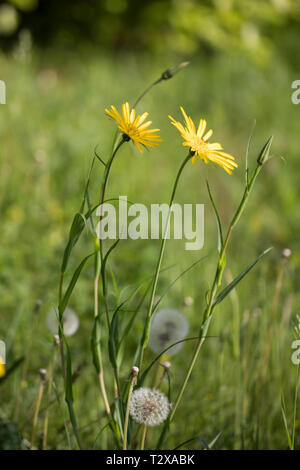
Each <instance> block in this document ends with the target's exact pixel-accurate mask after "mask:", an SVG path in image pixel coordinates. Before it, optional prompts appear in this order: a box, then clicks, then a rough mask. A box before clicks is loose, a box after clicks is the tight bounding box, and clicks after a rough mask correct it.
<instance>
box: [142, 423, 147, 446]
mask: <svg viewBox="0 0 300 470" xmlns="http://www.w3.org/2000/svg"><path fill="white" fill-rule="evenodd" d="M146 434H147V426H146V424H144V425H143V434H142V440H141V450H144V449H145V441H146Z"/></svg>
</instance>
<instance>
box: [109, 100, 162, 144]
mask: <svg viewBox="0 0 300 470" xmlns="http://www.w3.org/2000/svg"><path fill="white" fill-rule="evenodd" d="M105 112H106V113H107V114H108V115H109V116H110V117H111V118H113V119H114V120H115V121H116V122H117V123H118V124H119V129H120V130H121V131H122V132H123V133H124V134H125V135H126V136H127V137H128V138H129V139H131V140H132V142H133V143H134V144H135V145H136V146H137V148H138V149H139V151H140V152H141V153H143V149H142V147H141V144H142V145H144V146H148V147H155V146H156V145H158V142H162V140H161V139H160V137H159V136H158V135H155V132H158V131H159V129H148V127H149V126H150V125H151V124H152V121H147V122H145V123H144V121H145V119H146V117H147V116H148V113H144V114H142V115H141V116H140V115H138V116H137V117H135V109H134V108H133V109H132V110H131V111H130V108H129V104H128V103H124V104H122V114H123V116H121V114H120V113H119V112H118V111H117V110H116V108H115V107H114V106H111V109H110V110H109V109H105Z"/></svg>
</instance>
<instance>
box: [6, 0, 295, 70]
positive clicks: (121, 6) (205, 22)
mask: <svg viewBox="0 0 300 470" xmlns="http://www.w3.org/2000/svg"><path fill="white" fill-rule="evenodd" d="M299 28H300V2H299V1H298V0H202V1H201V0H159V1H158V0H143V1H141V0H59V1H58V0H57V1H55V0H7V1H2V2H1V5H0V43H1V46H2V48H4V49H9V48H11V47H12V46H14V44H15V43H16V41H17V40H18V36H19V33H20V32H21V31H22V30H24V29H25V30H29V31H30V33H31V37H32V40H33V43H34V44H35V45H38V46H40V47H42V48H45V47H49V46H54V47H60V48H82V47H86V46H91V45H92V46H96V47H99V48H101V49H102V50H103V49H104V50H107V51H108V52H110V51H113V52H114V51H122V50H130V51H135V52H145V51H149V52H155V53H163V52H164V51H168V52H171V53H172V52H173V53H175V54H179V55H180V54H185V55H186V54H189V55H193V54H195V53H197V52H199V50H201V52H202V53H203V52H207V53H209V54H212V53H214V52H218V51H220V52H241V53H242V54H244V55H245V54H246V55H248V56H250V58H251V59H252V60H253V61H254V62H256V63H258V64H264V63H266V62H268V61H269V60H270V58H271V57H272V55H273V52H274V51H277V52H278V53H279V54H280V55H281V58H282V59H283V60H287V61H288V62H291V63H294V64H295V62H297V61H298V59H297V57H298V56H299V54H298V53H297V44H298V43H299V33H298V32H299Z"/></svg>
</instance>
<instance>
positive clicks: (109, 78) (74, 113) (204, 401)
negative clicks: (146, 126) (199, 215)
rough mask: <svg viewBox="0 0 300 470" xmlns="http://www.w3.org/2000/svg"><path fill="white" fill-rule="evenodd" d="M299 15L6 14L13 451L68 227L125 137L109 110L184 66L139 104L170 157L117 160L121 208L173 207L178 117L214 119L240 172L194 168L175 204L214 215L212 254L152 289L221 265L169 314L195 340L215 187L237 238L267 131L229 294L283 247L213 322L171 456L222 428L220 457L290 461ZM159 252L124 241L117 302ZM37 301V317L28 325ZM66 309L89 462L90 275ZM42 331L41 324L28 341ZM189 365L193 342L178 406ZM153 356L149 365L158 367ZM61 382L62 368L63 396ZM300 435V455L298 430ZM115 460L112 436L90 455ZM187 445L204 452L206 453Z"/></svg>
mask: <svg viewBox="0 0 300 470" xmlns="http://www.w3.org/2000/svg"><path fill="white" fill-rule="evenodd" d="M299 13H300V5H299V2H297V1H296V0H269V1H266V0H260V1H255V0H240V1H234V0H223V1H221V0H215V1H212V0H210V1H209V0H207V1H201V2H200V1H196V0H185V1H184V2H183V1H178V0H177V1H176V0H165V1H143V2H139V1H137V0H136V1H129V0H114V1H109V0H106V1H83V0H81V1H80V0H73V1H60V2H50V1H38V0H23V1H22V0H12V1H10V2H7V1H6V2H1V4H0V44H1V52H0V79H1V80H4V81H5V83H6V92H7V95H6V104H5V105H0V133H1V149H0V171H1V173H0V205H1V222H2V223H1V245H0V265H1V271H0V318H1V322H0V338H1V339H3V340H5V341H6V344H7V362H8V364H7V366H8V367H9V365H10V364H12V363H13V362H14V360H15V359H17V358H19V357H21V356H24V355H25V356H26V357H27V358H28V360H27V361H26V367H27V368H28V370H27V371H26V380H24V381H23V383H22V392H21V396H22V406H21V410H20V413H19V420H18V422H17V423H15V424H14V426H15V427H16V428H15V429H18V431H19V439H22V438H23V437H24V438H26V439H28V438H29V437H30V432H31V421H32V412H33V410H32V405H33V401H34V398H35V396H36V393H37V387H38V369H39V368H40V367H47V365H48V361H49V357H50V354H51V347H52V346H51V341H52V340H51V333H50V332H49V331H48V330H47V328H46V325H45V318H46V316H47V312H48V311H49V309H51V308H52V307H53V306H55V305H56V302H57V290H58V278H59V268H60V263H61V256H62V253H63V249H64V246H65V244H66V241H67V235H68V230H69V226H70V224H71V221H72V218H73V215H74V213H75V211H77V210H78V208H79V206H80V202H81V197H82V191H83V188H84V183H85V179H86V175H87V172H88V169H89V166H90V163H91V159H92V157H93V154H94V149H95V147H96V146H98V147H97V149H98V152H99V153H100V154H101V156H102V157H103V158H104V159H106V157H107V155H108V152H109V149H110V144H111V140H112V137H113V134H114V131H115V126H114V123H112V122H111V121H110V120H109V119H108V118H107V117H106V116H105V113H104V108H105V107H109V106H110V105H111V104H114V105H115V106H117V107H119V106H120V105H121V103H123V102H125V101H127V100H128V101H129V103H130V104H132V103H133V102H134V101H135V99H136V98H137V96H138V95H139V94H140V93H141V92H142V91H143V89H144V88H145V87H146V86H147V85H148V84H149V83H151V82H152V81H154V80H155V79H157V78H158V77H159V76H160V75H161V73H162V72H163V71H164V70H165V69H166V68H168V67H169V66H172V65H175V64H178V63H180V62H182V61H185V60H188V61H190V65H189V66H188V67H187V68H186V69H184V70H183V71H182V72H181V73H180V74H178V75H176V76H175V77H174V78H172V80H169V81H166V82H163V83H161V84H159V85H158V86H157V87H155V88H154V89H153V90H152V91H151V93H150V94H149V95H147V96H146V98H145V99H144V100H143V102H142V103H141V104H140V105H139V111H141V112H142V111H145V110H147V111H148V112H149V113H150V116H151V120H152V121H153V123H154V127H159V128H160V129H161V135H162V137H163V143H162V144H161V145H160V146H159V147H158V148H157V149H154V150H151V151H150V152H145V153H144V154H143V155H142V156H141V155H140V154H139V153H138V152H137V151H136V149H135V148H133V146H132V145H131V144H127V145H126V146H123V148H122V150H121V151H120V153H119V155H118V157H117V163H116V164H115V166H114V168H113V171H112V174H111V179H110V187H109V195H110V196H111V197H118V196H119V195H123V194H126V195H127V196H128V199H129V200H131V201H136V202H143V203H145V204H150V203H157V202H159V203H161V202H165V201H167V200H168V199H169V194H170V191H171V186H172V184H173V180H174V178H175V175H176V171H177V169H178V166H179V165H180V163H181V161H182V159H183V157H184V155H185V151H184V149H183V147H182V145H181V140H180V137H179V135H178V134H177V133H176V130H175V129H174V128H173V127H172V126H170V123H169V120H168V117H167V115H168V114H171V115H172V116H174V117H177V118H180V112H179V106H180V105H182V106H183V107H184V108H185V110H186V111H187V112H188V114H190V115H191V116H192V117H193V118H194V120H195V121H197V120H198V119H200V117H204V118H206V119H207V121H208V125H209V127H212V128H213V129H214V136H215V140H216V141H220V142H222V144H223V145H224V148H225V150H226V151H227V152H229V153H231V154H233V155H234V156H235V157H236V160H237V162H238V163H239V168H238V169H237V170H236V171H235V172H234V174H233V175H232V176H228V175H227V174H226V173H225V172H224V171H223V170H222V169H221V168H219V167H217V168H215V167H214V166H213V165H207V166H206V165H204V164H203V163H202V162H200V161H198V164H197V165H195V166H193V165H190V166H189V167H187V168H186V170H185V173H184V175H183V178H182V180H181V183H180V187H179V188H178V193H177V201H178V202H198V203H204V204H205V245H204V248H203V250H202V251H201V252H199V253H198V252H197V253H195V252H187V251H185V250H184V242H179V241H170V242H169V243H168V244H167V250H166V256H165V260H164V265H165V266H170V265H173V264H176V266H174V267H173V268H172V269H170V270H168V271H166V272H164V273H163V275H162V276H161V281H160V283H159V288H158V290H159V293H161V292H162V291H163V290H164V289H165V288H166V287H167V286H168V284H169V283H170V282H171V281H172V280H173V279H174V278H175V277H176V276H177V275H178V274H179V273H180V272H181V271H182V270H183V269H184V268H186V267H187V266H188V265H189V264H191V263H192V262H193V261H195V260H196V259H198V258H199V257H201V256H204V255H206V254H208V255H209V256H208V258H207V260H205V262H204V263H201V264H199V265H198V266H197V267H196V268H195V270H194V271H192V272H190V273H189V274H187V276H186V277H185V278H183V279H182V280H180V282H178V283H177V284H176V285H175V286H174V288H173V289H172V291H171V292H170V293H169V295H168V296H167V297H166V299H165V300H164V303H163V305H164V306H166V307H168V306H171V307H175V308H178V309H179V310H182V311H184V313H185V314H186V315H187V317H188V319H189V321H190V325H191V327H190V333H191V336H192V335H193V334H197V332H198V327H199V324H200V321H201V318H202V312H203V306H204V299H205V294H206V292H207V290H208V288H209V285H210V282H211V280H212V276H213V271H214V263H215V260H216V256H217V253H216V246H217V234H216V228H215V220H214V215H213V212H212V209H211V207H210V204H209V200H208V196H207V191H206V185H205V178H208V179H209V182H210V185H211V188H212V191H213V194H214V196H215V199H216V202H217V204H218V208H219V212H220V214H221V218H222V222H223V223H224V224H225V225H226V224H227V223H228V222H229V220H230V216H231V215H232V213H233V210H234V208H235V207H236V205H237V203H238V202H239V198H240V197H241V194H242V191H243V187H244V160H245V151H246V146H247V141H248V138H249V134H250V132H251V128H252V127H253V123H254V121H256V127H255V132H254V137H253V140H252V146H251V149H250V165H251V168H253V167H254V165H255V162H256V158H257V155H258V152H259V150H260V149H261V147H262V145H263V144H264V143H265V141H266V139H267V138H268V137H269V136H270V135H271V134H273V135H274V144H273V147H272V159H271V160H270V161H269V162H268V164H267V165H266V166H265V167H264V169H263V171H262V173H261V175H260V176H259V179H258V181H257V185H256V187H255V191H254V193H253V195H252V197H251V199H250V203H249V206H248V208H247V211H246V214H245V216H244V217H243V218H242V220H241V222H240V224H239V226H238V227H237V229H236V232H235V233H234V236H233V238H232V244H231V248H230V251H229V255H228V266H229V267H230V272H229V271H228V272H227V274H226V276H227V277H225V279H226V280H227V282H228V280H229V279H230V275H232V276H235V275H237V274H238V273H239V272H240V271H241V270H242V269H243V268H244V266H246V265H247V264H248V263H249V262H250V261H252V259H254V258H255V257H256V256H257V255H258V254H259V253H260V252H261V251H263V250H264V249H265V248H267V247H268V246H274V250H273V251H272V253H271V254H270V255H269V256H268V259H265V260H263V261H262V263H261V264H260V265H259V266H258V267H257V268H255V271H253V272H252V273H251V274H250V275H249V277H247V279H246V281H245V282H244V283H243V284H241V285H240V286H239V287H238V289H237V290H236V292H235V293H234V294H233V295H232V297H231V299H230V300H226V302H224V304H222V306H221V307H220V308H219V310H218V311H217V312H216V318H215V319H214V321H213V326H212V332H211V334H212V335H214V336H215V337H214V338H212V339H211V340H209V341H207V343H206V345H205V348H204V349H203V351H202V355H201V356H200V358H199V361H198V364H197V368H196V371H195V373H194V374H193V378H192V381H191V383H190V386H189V388H188V390H187V392H186V394H185V399H184V401H183V402H182V404H181V406H180V409H179V411H178V415H177V419H176V423H177V424H176V426H174V429H173V432H172V436H171V438H170V441H169V446H170V448H172V446H173V447H175V445H178V444H179V443H180V442H182V441H184V440H186V439H189V438H190V437H193V436H195V435H201V436H202V437H203V438H204V439H205V440H207V442H209V441H210V440H212V439H213V438H214V436H215V435H216V434H217V433H218V432H219V431H220V430H223V434H222V436H221V438H220V439H219V441H218V442H217V444H216V447H217V448H222V449H236V448H247V449H252V448H286V446H287V440H286V435H285V430H284V425H283V421H282V417H281V409H280V399H281V393H282V392H283V393H284V395H285V399H286V402H287V412H288V416H289V419H290V418H291V416H292V405H293V394H294V387H295V381H296V372H297V368H296V367H295V366H293V365H292V363H291V361H290V355H291V342H292V340H293V338H294V333H293V324H294V321H295V319H296V314H297V313H298V312H299V309H298V305H299V300H300V296H299V292H298V285H299V264H300V256H299V237H298V232H299V229H300V218H299V206H298V201H299V193H300V185H299V163H298V159H299V124H300V105H298V106H297V105H294V104H292V101H291V94H292V91H293V90H292V88H291V84H292V82H293V81H294V80H297V79H300V76H299V57H300V56H299V51H298V48H299V36H300V32H299V31H300V30H299V26H300V15H299ZM101 174H102V168H101V166H100V165H97V166H96V171H95V173H94V175H93V178H92V188H91V197H92V199H93V200H94V201H97V200H98V192H99V189H100V184H101ZM286 247H288V248H290V249H291V250H292V256H291V259H290V260H289V262H288V263H286V265H284V266H283V262H282V258H281V253H282V250H283V249H284V248H286ZM158 248H159V245H158V243H157V242H155V241H146V242H141V241H136V242H134V241H124V242H123V243H122V246H121V244H120V246H119V247H118V249H117V250H116V251H115V253H114V255H113V256H112V258H111V269H112V270H113V272H114V274H115V275H116V277H117V279H118V285H119V289H120V290H122V289H123V288H125V287H127V286H128V285H131V286H134V285H136V283H137V282H140V281H141V280H142V279H144V278H145V277H147V276H149V275H150V274H151V273H152V272H153V270H154V266H155V260H156V256H157V254H158ZM92 251H93V245H92V241H91V239H90V237H89V236H88V235H87V234H85V235H84V236H83V238H82V239H81V241H80V243H79V244H78V246H77V247H76V250H75V252H74V255H73V258H72V261H71V265H70V270H69V273H68V275H71V274H72V272H73V270H74V269H75V267H76V266H77V264H78V263H79V262H80V260H81V259H82V258H83V256H85V255H86V254H87V253H90V252H92ZM282 269H284V274H283V281H282V286H281V287H280V288H279V289H278V282H277V281H278V273H280V272H281V270H282ZM276 283H277V287H276ZM277 294H278V295H277ZM187 296H191V297H192V298H193V299H194V303H193V305H192V306H184V298H185V297H187ZM37 299H41V300H42V302H43V303H42V307H41V310H40V313H39V314H38V315H37V316H34V314H33V309H34V305H35V302H36V300H37ZM113 301H114V300H113V299H112V300H111V302H112V303H113ZM70 306H71V307H72V308H73V309H74V310H75V311H76V312H77V314H78V315H79V317H80V322H81V326H80V329H79V331H78V332H77V333H76V335H75V336H74V337H73V338H71V339H70V345H71V349H72V355H73V364H74V369H76V368H77V367H78V366H81V372H80V375H79V378H78V379H77V381H76V385H75V386H74V388H75V398H76V401H75V406H76V411H77V414H78V419H79V424H80V426H81V428H82V433H83V436H84V440H85V446H86V447H91V445H92V444H93V442H94V441H95V439H96V436H97V432H98V431H99V429H100V428H101V427H102V426H103V424H105V421H104V418H103V416H102V410H103V405H102V401H101V397H100V396H99V393H98V387H97V378H96V376H95V374H94V369H93V366H92V364H91V354H90V346H89V342H90V330H91V326H92V314H93V313H92V312H93V265H92V263H90V264H89V265H88V266H87V268H86V269H85V271H84V274H83V277H82V279H81V280H80V281H79V284H78V286H77V288H76V290H75V291H74V295H73V296H72V298H71V303H70ZM144 314H145V311H143V312H142V314H141V316H140V317H139V319H138V320H137V322H136V324H135V331H134V334H133V335H132V342H131V343H129V344H128V358H127V359H128V362H127V363H126V364H125V365H124V367H123V374H122V377H123V378H126V376H127V374H128V370H129V368H130V365H131V362H132V360H133V355H134V350H135V347H136V342H137V337H138V333H139V332H141V331H142V326H143V315H144ZM34 322H36V323H37V326H36V327H35V328H36V329H35V330H34V331H32V330H33V324H34ZM192 350H193V346H192V344H186V345H185V346H184V349H183V350H182V352H181V353H179V354H178V355H177V356H174V358H173V359H172V370H173V371H172V389H173V390H174V396H175V395H176V391H177V390H178V386H179V384H180V383H181V381H182V379H183V377H184V373H185V370H186V367H187V364H188V359H189V356H190V355H191V354H192ZM28 351H29V352H28ZM152 358H153V356H152V354H151V353H150V352H148V353H147V357H146V360H147V362H149V361H150V360H151V359H152ZM105 362H106V365H107V367H109V364H108V360H107V359H105ZM22 367H23V366H21V367H19V368H18V369H16V370H15V372H14V373H13V374H11V375H10V376H9V377H8V378H7V380H6V381H5V382H3V384H2V383H0V388H1V390H0V393H1V402H0V408H1V414H0V419H1V423H2V424H1V425H0V429H2V428H1V426H2V427H3V426H8V424H7V422H8V421H9V423H10V420H12V417H13V415H14V412H15V407H16V397H17V395H18V393H20V392H18V390H19V383H20V377H21V374H22ZM59 374H60V370H59V366H58V368H57V379H56V381H57V384H58V385H57V386H58V390H59V387H60V386H61V383H60V379H59ZM108 375H109V374H108ZM108 381H109V379H108ZM109 387H111V384H109ZM110 391H112V390H111V388H110ZM62 401H63V400H62ZM92 404H93V405H94V406H92ZM58 408H59V407H58V406H57V404H56V403H55V404H54V405H53V411H52V412H51V413H50V437H49V446H50V447H51V448H66V447H67V443H66V438H65V434H64V429H63V421H64V418H66V413H65V409H64V406H63V403H61V407H60V408H59V409H60V412H58ZM186 422H188V426H186V424H185V423H186ZM289 424H290V421H289ZM9 426H13V425H12V424H11V423H10V424H9ZM5 429H6V428H5ZM297 429H298V435H296V445H297V446H298V447H299V446H300V436H299V415H298V418H297ZM40 432H41V430H40ZM155 433H156V431H154V434H155ZM2 434H3V433H0V447H1V446H2V447H4V446H7V447H9V446H12V447H13V446H15V443H12V442H10V441H9V439H10V435H12V437H11V439H12V441H13V432H12V431H9V432H5V433H4V434H5V435H6V438H5V439H7V441H5V439H4V438H2ZM20 436H21V437H20ZM1 439H2V441H1ZM13 442H15V441H13ZM112 445H113V444H112V442H111V441H110V439H109V437H105V438H101V439H100V441H99V442H97V443H96V447H97V448H105V446H112ZM191 446H194V447H196V448H201V444H197V443H196V444H195V443H193V444H192V445H191ZM197 446H198V447H197Z"/></svg>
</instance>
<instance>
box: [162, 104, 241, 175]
mask: <svg viewBox="0 0 300 470" xmlns="http://www.w3.org/2000/svg"><path fill="white" fill-rule="evenodd" d="M180 109H181V112H182V114H183V117H184V119H185V127H184V126H183V125H182V124H181V123H180V122H178V121H175V119H174V118H172V116H169V118H170V119H171V122H172V124H173V126H175V127H176V129H178V131H179V132H180V134H181V137H182V138H183V139H184V142H183V144H182V145H184V146H185V147H189V148H190V150H191V152H192V153H193V159H192V163H196V160H197V156H199V157H200V158H201V159H202V160H203V161H204V162H205V163H208V162H209V161H211V162H214V163H217V164H218V165H220V166H221V167H222V168H224V170H225V171H226V172H227V173H228V174H229V175H231V173H232V170H233V169H234V168H237V166H238V165H237V163H236V162H235V161H234V157H233V156H232V155H229V154H228V153H225V152H223V147H222V145H221V144H219V143H218V142H215V143H208V142H207V141H208V139H209V138H210V137H211V136H212V133H213V131H212V130H211V129H210V130H209V131H208V132H206V134H204V132H205V129H206V121H205V119H200V122H199V126H198V129H197V130H196V127H195V124H194V122H193V121H192V119H191V118H190V117H189V116H187V114H186V113H185V111H184V109H183V108H182V106H180Z"/></svg>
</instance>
